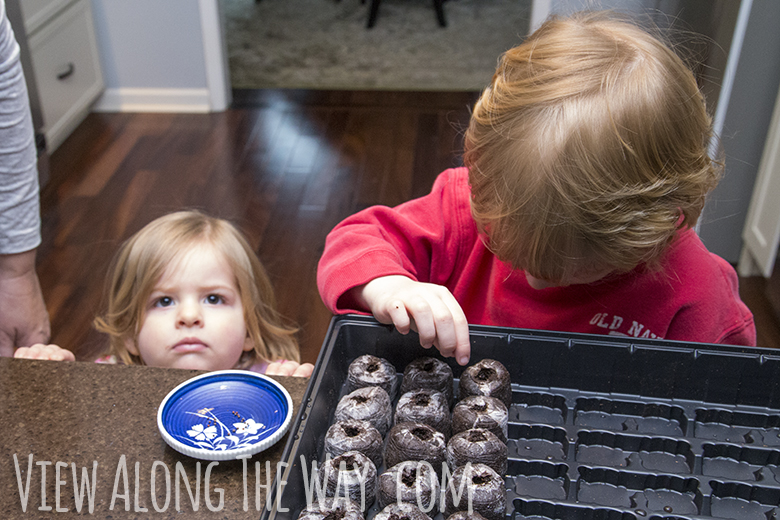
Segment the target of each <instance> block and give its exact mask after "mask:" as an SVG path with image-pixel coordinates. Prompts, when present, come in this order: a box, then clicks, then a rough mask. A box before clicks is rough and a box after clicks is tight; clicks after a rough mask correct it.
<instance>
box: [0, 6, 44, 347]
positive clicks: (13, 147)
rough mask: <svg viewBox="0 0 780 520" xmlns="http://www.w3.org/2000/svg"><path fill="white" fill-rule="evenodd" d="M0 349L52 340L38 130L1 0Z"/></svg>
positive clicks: (16, 49) (11, 31) (17, 51)
mask: <svg viewBox="0 0 780 520" xmlns="http://www.w3.org/2000/svg"><path fill="white" fill-rule="evenodd" d="M0 9H1V10H2V13H0V15H1V17H0V355H3V356H11V355H13V349H14V348H15V347H20V346H29V345H32V344H34V343H46V342H48V340H49V316H48V314H47V312H46V306H45V305H44V302H43V295H42V293H41V288H40V284H39V282H38V276H37V274H36V272H35V252H36V248H37V247H38V245H39V244H40V241H41V234H40V225H41V224H40V209H39V196H38V169H37V162H36V148H35V134H34V131H33V125H32V116H31V114H30V104H29V99H28V97H27V86H26V83H25V81H24V73H23V71H22V66H21V63H20V61H19V45H18V43H17V42H16V39H15V37H14V34H13V30H12V28H11V24H10V22H9V21H8V18H7V16H6V12H5V3H4V2H2V1H0Z"/></svg>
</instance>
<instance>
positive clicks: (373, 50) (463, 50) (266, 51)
mask: <svg viewBox="0 0 780 520" xmlns="http://www.w3.org/2000/svg"><path fill="white" fill-rule="evenodd" d="M530 3H531V2H530V0H447V1H446V2H444V11H445V17H446V22H447V26H446V27H440V26H439V24H438V22H437V18H436V14H435V11H434V6H433V1H432V0H382V2H381V4H380V8H379V15H378V17H377V21H376V25H375V26H374V27H373V28H371V29H368V28H367V27H366V25H367V21H368V12H369V6H370V4H371V1H370V0H367V1H366V2H365V3H361V1H360V0H261V1H259V2H256V1H255V0H220V6H221V9H222V11H223V14H224V17H225V28H226V31H225V32H226V38H227V48H228V55H229V65H230V75H231V82H232V86H233V87H234V88H304V89H328V90H341V89H345V90H436V91H464V90H465V91H473V90H481V89H482V88H484V87H485V85H486V84H487V83H488V82H489V81H490V78H491V77H492V75H493V72H494V70H495V67H496V62H497V59H498V57H499V55H500V54H501V53H502V52H504V51H505V50H507V49H509V48H511V47H513V46H515V45H517V44H519V43H520V42H521V41H522V39H523V38H524V37H525V35H526V34H527V32H528V23H529V16H530Z"/></svg>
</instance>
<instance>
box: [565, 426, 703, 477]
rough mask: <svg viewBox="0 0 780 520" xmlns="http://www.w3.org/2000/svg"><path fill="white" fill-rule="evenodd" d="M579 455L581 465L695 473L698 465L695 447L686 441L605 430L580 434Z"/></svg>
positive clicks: (577, 448) (578, 440) (581, 432)
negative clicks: (695, 467) (694, 468)
mask: <svg viewBox="0 0 780 520" xmlns="http://www.w3.org/2000/svg"><path fill="white" fill-rule="evenodd" d="M576 453H577V462H579V463H581V464H600V465H605V466H612V467H619V468H631V469H642V470H649V471H660V472H664V473H691V472H692V471H693V466H694V462H695V455H694V453H693V450H692V449H691V445H690V443H688V442H687V441H685V440H681V439H675V438H671V437H645V436H640V435H622V434H617V433H613V432H604V431H580V432H579V434H578V439H577V446H576Z"/></svg>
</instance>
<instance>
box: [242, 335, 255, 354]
mask: <svg viewBox="0 0 780 520" xmlns="http://www.w3.org/2000/svg"><path fill="white" fill-rule="evenodd" d="M254 349H255V342H254V341H252V338H250V337H249V334H247V335H246V339H245V340H244V352H251V351H253V350H254Z"/></svg>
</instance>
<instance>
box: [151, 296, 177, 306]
mask: <svg viewBox="0 0 780 520" xmlns="http://www.w3.org/2000/svg"><path fill="white" fill-rule="evenodd" d="M171 305H173V298H171V297H170V296H162V297H160V298H157V300H155V302H154V306H155V307H170V306H171Z"/></svg>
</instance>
